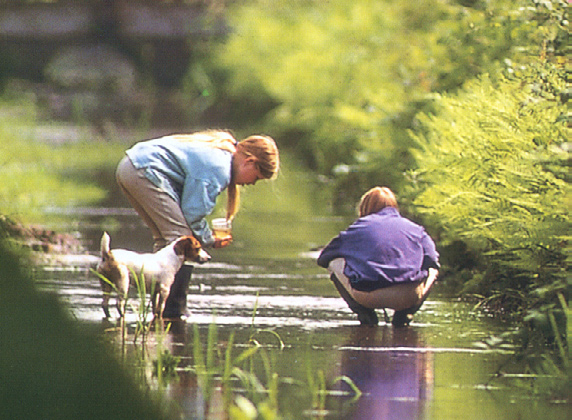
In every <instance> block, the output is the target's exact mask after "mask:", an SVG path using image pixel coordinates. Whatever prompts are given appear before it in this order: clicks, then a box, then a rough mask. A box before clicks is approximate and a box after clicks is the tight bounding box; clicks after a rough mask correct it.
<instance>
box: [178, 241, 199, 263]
mask: <svg viewBox="0 0 572 420" xmlns="http://www.w3.org/2000/svg"><path fill="white" fill-rule="evenodd" d="M199 248H201V243H200V242H199V241H198V240H197V239H196V238H195V237H194V236H183V237H182V238H179V239H178V240H177V243H176V244H175V247H174V250H175V254H176V255H184V256H185V258H188V257H190V256H192V255H194V254H196V250H197V249H199Z"/></svg>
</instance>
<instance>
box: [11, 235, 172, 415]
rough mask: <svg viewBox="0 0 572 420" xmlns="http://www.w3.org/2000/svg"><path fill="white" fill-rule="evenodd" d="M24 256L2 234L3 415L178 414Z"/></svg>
mask: <svg viewBox="0 0 572 420" xmlns="http://www.w3.org/2000/svg"><path fill="white" fill-rule="evenodd" d="M23 261H24V260H23V259H22V257H21V255H19V254H17V253H16V252H15V251H14V249H13V247H12V246H6V244H5V241H4V240H0V295H1V296H2V299H3V303H2V305H0V317H1V319H2V322H1V323H0V336H1V337H2V340H0V376H1V377H2V392H0V418H2V419H16V418H18V419H24V418H25V419H30V420H34V419H43V420H64V419H76V418H82V419H87V420H89V419H109V420H111V419H126V418H137V419H141V420H143V419H154V420H157V419H167V418H174V417H173V416H172V415H170V414H171V413H167V412H166V411H165V410H163V409H162V408H161V404H160V401H161V400H160V398H159V395H158V394H157V393H155V392H152V391H150V390H149V389H143V388H142V387H141V386H140V384H139V383H138V382H137V381H136V380H135V379H134V378H133V377H132V375H131V374H129V373H128V372H126V371H125V369H124V365H122V364H121V363H120V362H119V361H118V360H117V358H116V357H115V355H113V354H112V353H110V351H109V349H108V348H105V347H104V346H103V344H102V343H101V340H100V338H98V337H97V336H96V335H95V331H90V328H86V326H85V325H83V326H81V327H80V326H79V325H78V324H77V321H76V320H74V319H72V318H71V317H70V315H69V312H68V311H67V310H65V309H64V308H63V307H62V305H61V304H60V303H59V302H58V301H57V300H56V299H55V297H54V296H53V295H51V294H49V293H40V292H38V290H36V288H35V285H34V281H33V280H32V278H31V277H30V276H29V275H27V274H26V273H25V270H24V266H21V264H22V263H23ZM94 396H97V397H94ZM102 402H104V403H102Z"/></svg>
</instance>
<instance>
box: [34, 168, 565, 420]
mask: <svg viewBox="0 0 572 420" xmlns="http://www.w3.org/2000/svg"><path fill="white" fill-rule="evenodd" d="M315 187H316V186H315V185H314V184H313V183H312V182H311V181H310V180H309V179H307V177H306V176H305V175H304V174H303V173H301V172H299V171H296V170H288V169H285V170H284V172H283V173H282V175H281V177H280V178H279V179H278V180H277V181H275V182H274V183H268V184H265V185H261V184H259V185H257V186H256V187H253V188H252V189H247V190H246V191H245V194H244V196H243V206H242V209H241V212H240V213H239V215H238V217H237V219H236V221H235V223H234V228H233V234H234V238H235V241H234V243H233V245H232V246H230V247H229V248H226V249H221V250H214V251H212V253H211V254H212V256H213V259H212V262H209V263H207V264H204V265H198V266H196V267H195V270H194V273H193V277H192V282H191V286H190V289H189V296H188V309H189V310H190V313H191V316H190V318H189V319H187V320H186V321H182V322H176V323H173V324H171V326H170V330H169V331H168V332H167V333H166V334H165V335H164V336H160V337H159V335H158V334H157V333H155V332H153V331H152V332H151V333H150V334H149V336H148V337H147V341H146V344H145V345H144V346H143V347H145V348H147V350H145V352H147V355H148V356H147V357H148V359H150V360H153V358H154V357H155V356H154V355H156V354H157V348H163V347H164V348H166V349H167V350H168V351H169V352H170V353H171V354H173V355H175V356H177V357H180V361H179V363H178V368H177V375H176V377H174V378H172V379H171V380H168V381H165V383H163V385H162V386H163V388H162V389H163V390H164V393H165V394H166V395H167V396H168V398H169V399H170V400H172V401H173V403H174V404H175V405H176V406H177V407H178V408H177V409H178V410H180V412H181V413H182V417H183V418H185V419H193V420H194V419H197V420H198V419H221V418H222V414H221V413H220V411H218V412H217V409H216V408H217V405H218V403H217V395H216V394H217V388H215V390H214V391H213V392H214V396H212V397H211V399H210V401H211V404H210V408H209V406H208V404H207V402H206V401H205V393H206V391H205V389H203V388H201V387H200V386H199V382H200V381H199V379H198V378H197V376H196V375H195V373H194V372H192V371H190V370H189V369H188V368H189V367H192V366H193V364H194V363H195V362H194V361H193V358H194V353H193V345H194V344H193V335H194V328H195V326H197V327H198V331H199V332H200V334H201V337H202V341H203V342H204V341H205V340H206V334H207V330H208V329H209V326H211V325H216V332H217V337H218V343H219V344H218V346H219V347H220V348H219V350H220V349H222V348H224V345H225V343H228V342H229V340H230V336H231V334H234V348H233V353H234V354H235V357H236V356H237V355H239V354H240V353H241V352H242V351H244V349H245V348H248V346H249V343H252V340H251V339H252V337H254V338H255V340H256V342H257V343H259V344H260V345H261V347H262V348H263V349H265V352H267V354H268V359H269V360H270V362H271V364H272V366H273V371H274V373H276V374H277V376H278V378H279V383H280V386H279V398H278V401H279V406H280V412H281V413H282V415H283V416H284V418H288V419H295V420H303V419H318V418H325V419H339V420H375V419H383V420H386V419H387V420H389V419H395V420H415V419H438V420H452V419H462V420H473V419H474V420H477V419H486V420H507V419H531V420H532V419H533V420H538V419H548V418H550V419H558V418H562V419H563V418H565V416H566V407H562V406H558V405H550V404H548V403H547V402H545V401H543V400H539V399H534V398H532V397H531V395H530V394H529V393H528V392H526V390H523V389H522V388H518V387H516V386H514V384H513V383H511V382H510V381H507V380H501V379H496V378H495V377H494V375H495V373H496V372H497V370H498V369H499V367H500V366H501V364H502V363H503V362H504V361H506V360H507V358H508V357H510V350H499V349H491V348H487V347H486V346H485V345H483V342H484V340H486V339H487V338H489V337H491V336H493V335H495V334H500V333H502V332H503V331H505V330H507V329H509V328H510V327H511V326H510V325H499V323H498V322H496V321H495V320H494V319H492V318H490V317H487V316H485V315H483V314H479V313H478V312H475V311H473V310H472V306H471V305H470V304H468V303H464V302H461V301H459V300H458V299H455V298H452V297H449V296H447V293H446V291H445V290H444V289H443V286H442V285H440V284H439V283H437V285H436V286H435V289H434V291H433V293H432V294H431V295H430V297H429V299H428V301H427V302H426V303H425V305H424V306H423V308H422V310H421V311H420V312H419V313H418V314H417V315H416V317H415V320H414V322H413V323H412V325H411V326H410V327H409V328H403V329H394V328H393V327H392V326H391V325H386V324H385V323H384V322H383V313H382V312H380V313H379V315H380V319H381V322H380V325H379V326H378V327H360V326H359V325H358V322H357V319H356V318H355V316H354V315H353V314H352V313H351V312H350V311H349V309H348V308H347V306H346V305H345V303H344V301H343V300H342V299H341V298H339V297H338V295H337V293H336V291H335V289H334V287H333V286H332V285H331V284H330V281H329V279H328V276H327V273H326V272H325V271H324V270H323V269H321V268H319V267H318V266H317V265H316V263H315V257H316V255H317V254H316V251H315V250H316V249H317V248H318V247H319V246H321V245H324V244H325V243H327V241H328V240H329V239H331V238H332V237H333V236H334V235H336V234H337V232H338V231H339V230H340V229H343V228H344V227H346V226H347V224H348V223H349V222H350V221H351V220H348V219H342V218H336V217H332V216H331V215H330V214H329V212H328V206H327V204H326V202H325V200H324V199H323V197H321V194H320V192H319V189H318V190H317V189H316V188H315ZM113 188H114V186H111V189H113ZM223 201H224V199H223ZM59 212H60V213H61V214H63V215H64V221H65V220H67V221H68V223H69V226H73V227H75V229H77V231H78V232H79V233H80V234H81V238H82V242H83V243H84V245H85V246H86V248H87V252H86V253H85V254H82V255H65V256H63V255H60V256H58V257H57V258H55V259H54V260H52V261H48V262H46V264H45V265H44V268H43V270H42V271H41V272H40V273H38V276H37V277H38V284H39V285H40V287H41V289H43V290H47V291H50V292H54V293H56V294H57V295H59V296H60V297H61V300H62V301H63V303H64V305H65V306H66V307H67V308H69V311H70V313H71V314H72V316H73V317H75V318H76V319H77V320H78V322H80V323H85V324H87V325H89V326H93V327H95V328H97V329H100V331H101V333H102V335H103V336H104V337H105V339H106V340H109V341H111V342H114V343H119V342H125V343H127V347H128V348H127V349H125V348H123V351H121V349H120V348H119V346H116V348H117V351H118V353H121V354H123V356H124V357H125V358H126V362H127V364H130V365H136V364H137V360H135V359H136V358H137V357H136V356H135V353H137V346H134V345H133V344H132V341H133V340H132V338H133V337H132V334H133V330H134V325H135V323H136V314H135V313H134V312H133V311H132V310H128V313H127V316H126V322H127V339H126V340H122V339H121V337H119V336H120V329H118V328H117V326H118V323H117V322H116V321H115V320H105V319H103V311H102V309H101V307H100V304H101V296H102V295H101V290H100V287H99V281H98V279H97V278H96V277H95V276H94V275H93V274H92V273H90V271H89V269H90V267H93V266H94V265H95V263H96V261H97V258H98V257H97V253H98V245H99V238H100V236H101V232H102V231H103V230H108V231H109V232H110V234H111V238H112V247H125V248H130V249H134V250H139V251H144V250H149V249H150V247H151V244H150V236H149V233H148V231H147V230H146V228H145V227H144V226H143V225H142V224H141V222H140V221H139V219H138V218H137V216H135V215H134V214H133V213H132V211H131V210H130V209H129V208H128V206H127V205H126V203H125V201H123V200H122V199H121V198H120V196H119V195H118V194H117V192H116V191H115V192H113V191H112V193H111V196H110V198H109V200H108V202H107V203H105V204H104V205H103V206H102V207H100V208H92V209H76V210H73V211H71V210H64V209H60V210H59ZM217 216H218V215H216V214H215V215H214V217H217ZM131 296H132V297H131V302H133V304H134V306H136V304H137V302H136V298H135V295H134V293H132V294H131ZM114 309H115V308H112V310H114ZM211 328H212V327H211ZM269 331H272V332H269ZM205 347H206V346H205ZM221 351H222V353H223V354H224V350H221ZM253 370H254V371H255V373H256V374H257V375H258V376H259V377H264V376H265V375H266V373H267V372H265V370H264V369H263V368H261V367H260V366H258V367H253ZM321 373H323V377H324V384H325V389H324V388H323V387H322V388H320V387H319V386H318V385H317V384H319V383H320V380H321V379H320V378H321ZM341 376H344V377H346V378H349V379H350V380H351V382H353V384H355V385H356V386H357V388H359V390H360V391H361V392H362V395H361V396H360V397H359V398H356V397H355V391H354V390H353V389H352V388H351V387H350V386H348V385H347V383H346V382H343V381H340V380H337V379H338V378H340V377H341ZM151 383H155V384H156V381H155V380H153V379H152V378H151ZM316 389H321V390H322V391H327V392H326V393H319V392H318V393H313V392H312V391H313V390H314V391H315V390H316ZM219 391H220V390H219ZM324 395H325V399H320V396H324ZM313 396H314V397H315V398H313ZM316 396H318V397H316Z"/></svg>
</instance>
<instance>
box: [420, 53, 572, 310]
mask: <svg viewBox="0 0 572 420" xmlns="http://www.w3.org/2000/svg"><path fill="white" fill-rule="evenodd" d="M564 80H565V79H564V77H563V70H562V69H559V68H557V67H555V66H553V65H551V64H548V63H540V64H535V65H529V66H526V67H524V68H522V69H519V70H515V72H514V73H513V75H512V76H511V77H510V78H507V77H504V76H500V77H498V78H496V79H493V78H492V77H489V76H483V77H481V78H479V79H478V80H475V81H472V82H470V83H468V84H467V85H466V86H465V88H464V89H463V90H462V91H460V92H459V93H458V94H455V95H442V96H441V97H440V98H438V99H437V100H436V109H437V113H436V114H435V115H428V114H422V115H419V122H420V124H421V126H422V128H423V130H420V132H421V131H424V134H417V135H414V138H415V139H416V141H417V143H418V144H419V145H420V147H421V148H420V150H418V151H417V152H416V158H417V163H418V165H419V167H418V169H417V170H416V171H415V172H413V173H412V178H411V179H412V181H413V185H414V188H415V189H416V191H415V192H416V194H417V196H416V198H415V200H414V205H415V206H416V209H417V210H418V211H419V212H420V213H422V214H424V215H425V216H426V217H427V220H429V221H430V223H431V224H434V225H438V226H441V227H442V229H443V233H442V237H441V239H442V243H446V242H447V241H449V242H453V241H456V240H458V239H461V240H462V241H464V243H466V244H467V245H468V247H469V249H471V250H472V251H473V254H478V255H480V262H481V267H480V269H481V272H483V273H484V274H483V275H480V276H474V277H473V278H472V280H469V281H468V282H466V283H465V285H464V291H465V292H470V293H476V294H480V295H483V296H486V297H489V298H491V297H493V298H494V299H492V301H493V302H496V303H499V307H502V308H503V309H504V310H507V309H508V310H510V309H516V310H525V311H526V310H528V309H531V308H532V307H537V308H538V307H539V306H542V305H548V306H549V307H553V306H554V307H556V308H559V309H560V310H562V307H561V299H558V296H559V295H560V296H565V294H566V292H565V290H566V275H567V266H568V265H567V256H568V249H567V244H568V241H569V229H570V224H569V221H568V207H569V206H568V204H569V194H570V185H569V175H568V171H567V166H568V159H569V143H568V138H569V131H568V127H567V121H566V118H564V116H565V115H566V105H565V104H564V103H562V101H561V100H560V98H561V93H562V92H563V91H564V89H565V85H564ZM533 290H535V292H534V293H533V292H532V291H533ZM535 296H536V297H535ZM491 303H492V302H491ZM511 305H512V307H511Z"/></svg>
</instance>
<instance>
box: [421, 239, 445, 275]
mask: <svg viewBox="0 0 572 420" xmlns="http://www.w3.org/2000/svg"><path fill="white" fill-rule="evenodd" d="M421 246H422V247H423V265H422V268H423V269H425V270H427V269H431V268H433V269H435V270H438V269H439V268H441V265H440V264H439V253H438V252H437V248H436V247H435V242H433V239H431V237H430V236H429V235H428V234H427V232H424V235H423V237H422V239H421Z"/></svg>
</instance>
